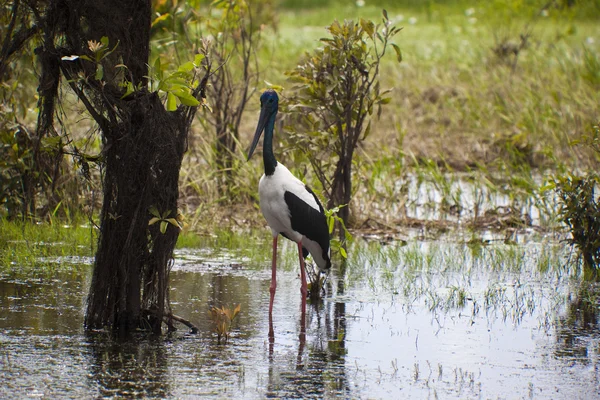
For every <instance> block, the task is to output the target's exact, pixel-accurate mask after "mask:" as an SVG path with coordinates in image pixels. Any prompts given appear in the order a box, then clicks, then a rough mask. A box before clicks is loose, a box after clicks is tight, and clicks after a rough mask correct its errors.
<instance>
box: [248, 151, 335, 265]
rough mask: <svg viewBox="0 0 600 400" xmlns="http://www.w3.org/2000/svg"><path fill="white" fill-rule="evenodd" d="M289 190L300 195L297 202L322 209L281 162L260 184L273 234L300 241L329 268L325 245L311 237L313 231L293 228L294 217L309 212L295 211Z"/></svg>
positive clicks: (263, 204) (319, 211)
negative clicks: (291, 206)
mask: <svg viewBox="0 0 600 400" xmlns="http://www.w3.org/2000/svg"><path fill="white" fill-rule="evenodd" d="M286 192H289V193H293V194H294V195H295V196H296V197H297V198H298V200H295V201H296V202H299V201H301V202H303V203H305V204H306V205H308V206H310V207H311V208H312V209H314V210H315V211H316V212H317V213H322V212H323V211H322V207H321V206H320V204H319V203H318V202H317V199H316V197H315V195H314V194H313V193H312V192H310V191H309V190H308V189H307V187H306V185H305V184H304V183H302V181H300V180H299V179H298V178H296V177H295V176H294V175H293V174H292V173H291V172H290V171H289V170H288V169H287V168H286V167H285V165H283V164H281V163H279V162H278V163H277V166H276V167H275V172H274V173H273V174H272V175H263V176H262V177H261V178H260V182H259V185H258V194H259V197H260V210H261V212H262V214H263V215H264V217H265V219H266V220H267V223H268V225H269V227H270V228H271V232H272V234H273V237H276V236H277V235H279V234H283V235H284V236H285V237H287V238H288V239H290V240H293V241H294V242H301V243H302V246H303V247H305V248H306V249H307V250H308V252H309V253H310V254H311V255H312V257H313V259H314V261H315V262H316V263H317V265H318V266H319V268H320V269H322V270H324V269H326V268H328V266H327V261H326V260H325V258H324V257H323V249H322V248H321V246H320V245H319V244H318V243H317V242H316V241H314V240H312V239H311V236H312V235H311V232H305V234H301V233H300V232H298V231H295V230H294V229H293V228H292V218H294V217H297V218H307V216H302V215H298V216H293V215H292V211H291V210H290V207H289V204H288V202H286V198H285V193H286ZM313 237H316V236H313ZM327 258H329V249H327Z"/></svg>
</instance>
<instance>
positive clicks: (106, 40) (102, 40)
mask: <svg viewBox="0 0 600 400" xmlns="http://www.w3.org/2000/svg"><path fill="white" fill-rule="evenodd" d="M100 43H102V44H103V45H104V47H108V36H102V38H101V39H100Z"/></svg>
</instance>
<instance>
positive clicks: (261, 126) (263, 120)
mask: <svg viewBox="0 0 600 400" xmlns="http://www.w3.org/2000/svg"><path fill="white" fill-rule="evenodd" d="M269 117H270V115H269V112H268V111H267V107H262V108H261V110H260V117H258V125H257V126H256V132H254V139H252V144H251V145H250V150H248V160H250V157H252V154H254V149H256V145H258V140H259V139H260V135H262V133H263V131H264V130H265V125H267V121H268V120H269Z"/></svg>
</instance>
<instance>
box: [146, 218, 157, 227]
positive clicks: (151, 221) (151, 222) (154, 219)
mask: <svg viewBox="0 0 600 400" xmlns="http://www.w3.org/2000/svg"><path fill="white" fill-rule="evenodd" d="M158 221H160V218H158V217H152V218H151V219H150V221H148V226H150V225H154V224H155V223H157V222H158Z"/></svg>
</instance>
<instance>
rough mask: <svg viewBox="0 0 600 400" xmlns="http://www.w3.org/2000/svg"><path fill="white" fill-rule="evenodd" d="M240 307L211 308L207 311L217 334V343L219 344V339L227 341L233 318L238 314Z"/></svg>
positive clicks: (239, 305)
mask: <svg viewBox="0 0 600 400" xmlns="http://www.w3.org/2000/svg"><path fill="white" fill-rule="evenodd" d="M241 307H242V305H241V304H238V305H237V306H235V307H234V308H228V307H225V306H222V307H220V308H219V307H214V306H213V307H211V308H210V310H209V315H210V318H211V320H212V322H213V324H214V330H215V333H216V334H217V342H218V343H221V338H223V339H224V340H225V343H227V340H228V339H229V333H230V332H231V325H232V323H233V321H234V320H235V317H237V315H238V314H239V312H240V310H241Z"/></svg>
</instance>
